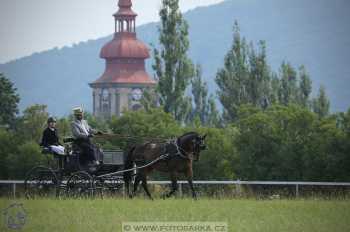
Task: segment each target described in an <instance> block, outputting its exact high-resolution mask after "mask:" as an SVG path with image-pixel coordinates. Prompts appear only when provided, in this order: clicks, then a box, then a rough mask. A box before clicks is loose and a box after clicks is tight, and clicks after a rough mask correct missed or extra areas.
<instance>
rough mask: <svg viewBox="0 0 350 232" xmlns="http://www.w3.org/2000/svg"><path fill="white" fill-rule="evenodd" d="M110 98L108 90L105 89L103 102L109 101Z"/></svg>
mask: <svg viewBox="0 0 350 232" xmlns="http://www.w3.org/2000/svg"><path fill="white" fill-rule="evenodd" d="M108 97H109V92H108V90H107V89H103V90H102V100H103V101H108Z"/></svg>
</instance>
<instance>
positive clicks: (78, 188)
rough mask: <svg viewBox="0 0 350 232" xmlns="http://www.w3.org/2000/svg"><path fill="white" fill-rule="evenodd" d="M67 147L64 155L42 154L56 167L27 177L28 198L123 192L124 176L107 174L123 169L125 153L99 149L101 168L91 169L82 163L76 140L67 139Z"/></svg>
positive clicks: (41, 168) (34, 171) (38, 169)
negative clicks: (121, 190)
mask: <svg viewBox="0 0 350 232" xmlns="http://www.w3.org/2000/svg"><path fill="white" fill-rule="evenodd" d="M64 144H65V154H64V155H59V154H56V153H53V152H51V151H49V150H48V149H45V148H44V149H43V152H42V153H43V154H45V155H47V158H48V160H51V161H52V158H53V159H54V161H55V162H54V163H55V164H54V166H55V167H50V166H52V165H47V166H36V167H34V168H32V169H31V170H30V171H29V172H28V173H27V176H26V179H25V182H24V187H25V195H26V197H27V198H35V197H39V196H40V197H43V196H44V197H50V196H51V197H58V196H63V197H65V196H68V197H81V196H93V195H94V194H96V193H99V194H105V193H106V191H112V192H116V191H118V190H120V189H121V186H122V176H121V175H120V174H118V175H105V174H109V173H114V172H117V171H120V170H122V169H123V167H124V159H125V158H124V157H125V154H124V152H123V151H122V150H102V149H101V148H100V147H99V146H96V149H97V150H98V152H97V153H96V154H100V155H99V157H97V158H98V160H99V161H100V164H99V165H96V166H89V165H87V164H86V163H84V162H82V159H81V158H82V155H83V154H82V151H81V150H80V149H79V147H78V146H76V145H75V143H74V139H73V138H67V139H64Z"/></svg>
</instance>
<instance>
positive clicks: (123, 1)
mask: <svg viewBox="0 0 350 232" xmlns="http://www.w3.org/2000/svg"><path fill="white" fill-rule="evenodd" d="M118 6H119V7H128V8H130V7H131V6H132V2H131V0H119V2H118Z"/></svg>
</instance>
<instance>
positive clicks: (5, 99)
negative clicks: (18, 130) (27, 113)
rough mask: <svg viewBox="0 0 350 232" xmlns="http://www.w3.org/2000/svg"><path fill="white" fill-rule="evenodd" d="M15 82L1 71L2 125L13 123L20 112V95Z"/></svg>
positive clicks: (0, 118) (0, 123)
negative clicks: (14, 84)
mask: <svg viewBox="0 0 350 232" xmlns="http://www.w3.org/2000/svg"><path fill="white" fill-rule="evenodd" d="M16 91H17V89H16V88H14V86H13V83H11V81H10V80H9V79H7V78H6V77H5V76H4V75H3V74H2V73H0V126H1V125H5V124H7V125H11V124H12V123H13V122H14V120H15V117H16V114H17V113H18V103H19V100H20V98H19V95H18V94H17V93H16Z"/></svg>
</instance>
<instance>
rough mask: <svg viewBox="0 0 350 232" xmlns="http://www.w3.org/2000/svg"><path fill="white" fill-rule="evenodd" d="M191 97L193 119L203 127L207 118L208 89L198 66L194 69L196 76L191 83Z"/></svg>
mask: <svg viewBox="0 0 350 232" xmlns="http://www.w3.org/2000/svg"><path fill="white" fill-rule="evenodd" d="M191 83H192V95H193V100H194V111H193V115H192V117H193V118H196V117H198V118H199V119H200V121H201V123H202V124H203V125H204V124H205V123H206V122H207V118H208V113H209V112H208V110H209V109H208V108H209V106H208V87H207V83H206V82H204V81H203V79H202V68H201V66H200V65H197V67H196V75H195V77H194V78H193V79H192V81H191Z"/></svg>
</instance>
